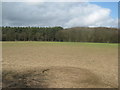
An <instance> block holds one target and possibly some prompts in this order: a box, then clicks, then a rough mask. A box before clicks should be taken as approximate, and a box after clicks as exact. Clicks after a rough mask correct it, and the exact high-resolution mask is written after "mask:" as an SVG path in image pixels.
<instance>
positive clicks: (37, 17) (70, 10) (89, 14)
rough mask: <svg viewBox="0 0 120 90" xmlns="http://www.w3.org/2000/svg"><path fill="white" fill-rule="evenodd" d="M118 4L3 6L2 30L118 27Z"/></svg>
mask: <svg viewBox="0 0 120 90" xmlns="http://www.w3.org/2000/svg"><path fill="white" fill-rule="evenodd" d="M116 3H117V2H116ZM116 3H114V2H112V3H110V4H109V2H108V3H106V4H107V5H105V2H103V4H102V3H100V4H99V3H88V2H84V3H83V2H71V3H70V2H39V3H38V2H31V3H30V2H21V3H20V2H3V4H2V15H3V16H2V24H3V26H39V27H44V26H62V27H81V26H87V27H88V26H90V27H94V26H95V27H100V26H103V27H117V23H118V22H117V14H118V13H117V12H115V11H117V10H116V8H117V4H116ZM109 5H110V6H109ZM104 6H106V7H104ZM111 6H112V8H111ZM113 15H114V16H113Z"/></svg>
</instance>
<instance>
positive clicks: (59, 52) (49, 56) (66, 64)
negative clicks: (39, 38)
mask: <svg viewBox="0 0 120 90" xmlns="http://www.w3.org/2000/svg"><path fill="white" fill-rule="evenodd" d="M2 55H3V61H2V67H3V87H20V88H22V87H25V88H27V87H28V88H35V87H38V88H117V87H118V44H110V43H79V42H32V41H29V42H17V41H16V42H2Z"/></svg>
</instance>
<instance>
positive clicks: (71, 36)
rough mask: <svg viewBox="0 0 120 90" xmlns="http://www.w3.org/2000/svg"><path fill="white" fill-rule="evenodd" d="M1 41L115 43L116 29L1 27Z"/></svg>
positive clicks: (116, 37) (116, 39) (116, 38)
mask: <svg viewBox="0 0 120 90" xmlns="http://www.w3.org/2000/svg"><path fill="white" fill-rule="evenodd" d="M2 40H3V41H67V42H102V43H106V42H107V43H117V42H118V29H116V28H105V27H97V28H88V27H74V28H68V29H63V28H62V27H2Z"/></svg>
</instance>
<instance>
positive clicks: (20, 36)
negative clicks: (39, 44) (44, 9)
mask: <svg viewBox="0 0 120 90" xmlns="http://www.w3.org/2000/svg"><path fill="white" fill-rule="evenodd" d="M62 29H63V28H62V27H2V40H3V41H55V40H56V38H55V34H56V33H57V32H58V31H59V30H62Z"/></svg>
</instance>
